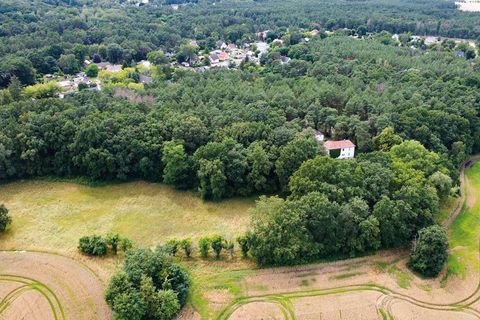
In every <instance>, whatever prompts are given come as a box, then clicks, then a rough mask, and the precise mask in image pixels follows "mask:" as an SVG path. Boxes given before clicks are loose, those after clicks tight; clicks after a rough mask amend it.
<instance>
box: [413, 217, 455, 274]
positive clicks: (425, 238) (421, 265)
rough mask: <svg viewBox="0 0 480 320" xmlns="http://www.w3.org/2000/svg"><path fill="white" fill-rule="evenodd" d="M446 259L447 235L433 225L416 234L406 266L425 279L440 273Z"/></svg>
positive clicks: (443, 230)
mask: <svg viewBox="0 0 480 320" xmlns="http://www.w3.org/2000/svg"><path fill="white" fill-rule="evenodd" d="M447 258H448V239H447V233H446V231H445V229H443V228H442V227H440V226H437V225H434V226H430V227H427V228H423V229H422V230H420V231H419V232H418V239H417V240H416V241H415V243H414V246H413V248H412V252H411V253H410V260H409V261H408V266H409V268H411V269H412V270H414V271H417V272H418V273H420V274H422V275H424V276H426V277H435V276H437V275H438V274H439V273H440V271H442V268H443V265H444V264H445V262H446V261H447Z"/></svg>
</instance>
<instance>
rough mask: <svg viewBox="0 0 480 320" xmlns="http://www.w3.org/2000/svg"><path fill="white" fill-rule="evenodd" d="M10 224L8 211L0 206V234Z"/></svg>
mask: <svg viewBox="0 0 480 320" xmlns="http://www.w3.org/2000/svg"><path fill="white" fill-rule="evenodd" d="M11 223H12V218H10V216H9V215H8V209H7V208H5V206H4V205H3V204H2V205H0V232H3V231H5V229H7V226H8V225H9V224H11Z"/></svg>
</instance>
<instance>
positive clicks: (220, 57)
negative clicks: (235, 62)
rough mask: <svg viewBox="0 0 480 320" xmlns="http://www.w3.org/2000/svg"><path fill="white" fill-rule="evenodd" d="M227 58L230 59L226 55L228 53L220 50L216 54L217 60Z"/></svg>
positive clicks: (225, 59)
mask: <svg viewBox="0 0 480 320" xmlns="http://www.w3.org/2000/svg"><path fill="white" fill-rule="evenodd" d="M228 59H230V56H229V55H228V53H226V52H223V51H222V52H220V53H219V54H218V60H220V61H227V60H228Z"/></svg>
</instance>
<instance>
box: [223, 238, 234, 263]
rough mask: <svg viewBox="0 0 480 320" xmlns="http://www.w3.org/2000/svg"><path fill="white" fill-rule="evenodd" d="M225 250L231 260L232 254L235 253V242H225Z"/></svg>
mask: <svg viewBox="0 0 480 320" xmlns="http://www.w3.org/2000/svg"><path fill="white" fill-rule="evenodd" d="M225 250H227V251H228V252H229V253H230V258H231V259H233V254H234V253H235V242H233V241H231V240H228V241H225Z"/></svg>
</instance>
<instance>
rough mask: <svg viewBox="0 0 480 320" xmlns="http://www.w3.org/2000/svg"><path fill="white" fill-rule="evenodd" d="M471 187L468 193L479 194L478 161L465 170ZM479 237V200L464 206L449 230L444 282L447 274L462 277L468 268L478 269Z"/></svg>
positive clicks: (479, 170) (479, 176)
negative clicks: (448, 254) (448, 253)
mask: <svg viewBox="0 0 480 320" xmlns="http://www.w3.org/2000/svg"><path fill="white" fill-rule="evenodd" d="M466 175H467V178H468V180H469V182H470V186H469V187H470V188H472V190H471V192H470V194H471V195H477V196H480V162H477V163H476V164H475V165H474V166H473V167H472V168H470V169H469V170H467V171H466ZM479 237H480V201H478V200H477V201H476V202H475V203H474V204H473V206H472V207H465V208H464V209H463V211H462V213H461V214H460V215H459V216H458V217H457V219H456V220H455V221H454V223H453V224H452V226H451V228H450V230H449V239H450V243H449V244H450V249H451V252H450V256H449V257H448V264H447V265H448V269H447V274H446V276H445V277H444V279H442V284H443V283H446V280H447V279H448V277H449V276H451V275H455V276H459V277H462V278H464V277H465V276H466V273H467V270H468V268H469V267H470V268H476V269H478V245H479Z"/></svg>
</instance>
